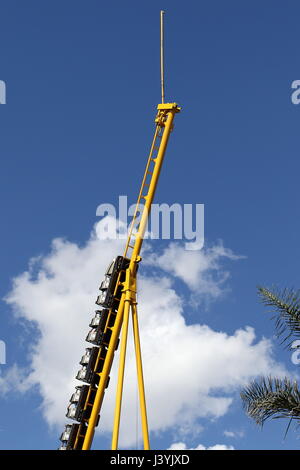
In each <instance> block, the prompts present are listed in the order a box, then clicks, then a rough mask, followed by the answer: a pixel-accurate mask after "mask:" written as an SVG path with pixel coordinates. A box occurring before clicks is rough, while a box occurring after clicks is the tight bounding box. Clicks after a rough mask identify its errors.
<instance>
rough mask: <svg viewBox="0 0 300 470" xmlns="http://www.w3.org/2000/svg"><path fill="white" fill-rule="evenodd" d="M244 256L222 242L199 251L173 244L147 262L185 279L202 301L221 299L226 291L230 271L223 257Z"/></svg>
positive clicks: (241, 257)
mask: <svg viewBox="0 0 300 470" xmlns="http://www.w3.org/2000/svg"><path fill="white" fill-rule="evenodd" d="M243 258H245V257H244V256H241V255H236V254H234V253H233V252H232V250H230V249H229V248H225V247H224V246H223V243H222V241H219V242H218V243H217V244H216V245H213V246H211V247H208V248H204V249H202V250H198V251H188V250H186V249H185V248H184V246H182V245H178V244H176V243H170V244H169V245H168V247H167V248H166V249H165V250H164V251H163V252H162V253H159V254H152V256H151V257H148V259H146V264H148V265H152V266H155V267H159V268H161V269H162V270H163V271H165V272H167V273H168V274H171V275H172V276H174V277H176V278H178V279H181V280H182V281H183V282H184V283H185V284H186V285H187V286H188V287H189V289H190V290H191V291H192V293H193V294H194V296H193V298H194V299H195V294H197V297H198V300H199V299H201V300H206V301H207V300H215V299H217V298H218V297H220V296H222V295H223V293H224V291H226V288H224V284H225V282H226V280H227V279H228V278H229V276H230V274H229V271H228V270H226V269H224V267H223V265H222V260H225V259H227V260H239V259H243Z"/></svg>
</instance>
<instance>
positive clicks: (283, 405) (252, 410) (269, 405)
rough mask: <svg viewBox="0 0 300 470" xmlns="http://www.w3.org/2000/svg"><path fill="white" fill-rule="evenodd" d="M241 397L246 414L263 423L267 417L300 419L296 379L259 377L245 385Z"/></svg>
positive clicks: (299, 401)
mask: <svg viewBox="0 0 300 470" xmlns="http://www.w3.org/2000/svg"><path fill="white" fill-rule="evenodd" d="M240 395H241V399H242V402H243V406H244V409H245V411H246V413H247V414H248V416H250V417H251V418H253V419H254V420H255V422H256V423H257V424H260V425H263V424H264V422H265V421H266V420H267V419H268V418H290V419H295V420H300V390H299V387H298V384H297V382H296V381H293V382H292V381H291V380H289V379H288V378H287V377H285V378H283V379H279V378H273V377H260V378H259V379H258V380H256V381H253V382H251V383H250V385H248V386H247V387H245V388H244V389H243V390H242V392H241V394H240Z"/></svg>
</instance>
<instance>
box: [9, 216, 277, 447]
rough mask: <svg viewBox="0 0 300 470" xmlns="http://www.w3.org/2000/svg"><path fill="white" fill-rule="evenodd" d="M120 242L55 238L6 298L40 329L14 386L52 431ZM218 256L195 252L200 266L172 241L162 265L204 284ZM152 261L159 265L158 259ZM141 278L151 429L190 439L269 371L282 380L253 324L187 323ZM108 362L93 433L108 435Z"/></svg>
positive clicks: (131, 399) (131, 435)
mask: <svg viewBox="0 0 300 470" xmlns="http://www.w3.org/2000/svg"><path fill="white" fill-rule="evenodd" d="M100 223H101V222H100ZM123 244H124V241H122V240H121V241H120V240H98V239H97V238H96V236H95V233H94V232H93V234H92V236H91V238H90V239H89V240H88V241H87V243H86V244H85V245H84V246H81V247H80V246H78V245H77V244H75V243H70V242H68V241H66V240H62V239H56V240H54V241H53V244H52V248H51V251H50V253H49V254H48V255H47V256H44V257H39V258H36V259H35V260H33V261H32V262H30V268H29V270H28V271H27V272H24V273H23V274H21V275H20V276H17V277H16V278H15V279H14V282H13V286H12V289H11V291H10V292H9V294H8V295H7V297H6V302H7V303H8V304H9V305H11V306H12V308H13V310H14V313H15V315H16V316H18V317H19V318H22V319H26V320H27V321H29V322H34V324H35V325H36V327H37V330H38V331H39V334H37V335H36V337H34V338H32V343H31V344H30V353H29V354H30V366H31V367H30V371H29V372H28V373H27V377H26V378H25V379H24V380H23V382H22V384H23V385H22V386H23V388H26V387H27V388H28V387H31V386H35V385H38V386H39V390H40V393H41V396H42V400H43V403H42V410H43V415H44V417H45V419H46V420H47V422H48V423H49V425H51V426H56V425H59V426H62V425H63V424H64V423H65V422H66V418H65V412H66V406H67V403H68V400H69V397H70V395H71V393H72V391H73V389H74V384H75V383H76V381H75V380H74V376H75V374H76V372H77V370H78V369H79V365H78V362H79V360H80V358H81V356H82V354H83V351H84V348H85V347H88V346H89V344H88V343H85V342H84V338H85V335H86V334H87V332H88V329H89V328H88V323H89V320H90V318H91V317H92V316H93V311H94V309H95V305H94V300H95V299H96V294H97V289H98V286H99V282H100V280H101V278H102V276H103V273H104V270H105V268H106V266H107V264H108V263H109V261H110V260H111V259H112V258H113V257H114V256H115V255H117V254H120V253H122V249H123ZM148 250H149V248H148ZM168 250H169V251H168ZM187 253H191V252H187ZM218 253H219V254H220V253H223V255H224V253H227V255H228V256H227V257H228V258H230V259H234V257H235V255H233V254H232V253H231V252H230V251H229V250H226V249H225V248H222V247H221V248H220V245H218V246H217V247H212V248H211V249H210V250H209V251H208V252H207V253H206V254H205V252H203V253H202V254H201V255H200V254H198V256H197V257H196V258H197V263H198V264H197V263H196V264H193V263H195V261H194V260H193V258H192V257H191V258H187V257H186V256H185V254H184V253H183V251H182V248H181V247H180V245H179V246H177V245H175V244H171V246H170V247H169V249H167V250H166V252H165V255H164V256H165V258H164V260H165V261H166V262H168V263H171V260H173V264H168V266H169V269H170V270H171V271H172V274H173V275H174V276H176V277H179V278H181V279H182V280H184V281H185V282H186V283H187V285H188V286H189V287H190V288H191V289H193V288H196V281H195V278H194V277H193V276H191V273H194V274H195V276H196V278H197V279H198V281H197V282H202V280H203V279H208V274H209V271H210V270H211V269H212V266H214V269H215V270H216V271H218V269H219V266H220V265H221V262H220V260H219V259H218V256H219V255H218ZM193 255H195V252H193ZM224 256H226V255H224ZM174 260H175V261H174ZM157 263H158V265H161V261H159V260H158V259H157ZM188 263H190V265H191V267H190V268H188V267H187V264H188ZM164 268H165V269H166V264H164ZM219 270H221V268H220V269H219ZM141 273H142V270H141ZM141 273H140V282H139V298H138V300H139V312H140V316H139V318H140V327H141V341H142V350H143V360H144V371H145V384H146V394H147V405H148V412H149V426H150V430H151V431H152V432H154V433H159V432H162V431H165V430H168V429H172V430H173V431H174V430H178V432H180V429H184V430H185V431H184V432H185V435H187V432H188V430H189V429H190V430H191V433H192V431H193V428H194V427H195V426H198V423H197V420H198V419H199V418H203V417H213V418H217V417H219V416H222V415H224V414H225V413H226V412H227V411H228V408H229V407H230V404H231V403H232V400H233V393H234V392H235V391H236V390H237V388H238V387H240V386H241V385H242V384H243V383H245V382H246V381H248V380H249V379H250V378H252V377H254V376H257V375H259V374H267V373H269V372H270V371H272V372H273V373H274V374H278V375H281V374H282V372H283V369H282V367H281V366H280V365H278V364H277V363H275V362H274V360H273V359H272V346H271V342H270V341H269V340H267V339H261V340H259V341H258V342H257V341H256V338H255V332H254V330H253V328H250V327H244V328H240V329H238V330H237V331H236V332H235V333H234V334H232V335H228V334H227V333H225V332H219V331H214V330H212V329H211V328H210V327H209V326H207V325H201V324H192V325H186V323H185V318H184V315H183V307H182V299H181V298H180V297H179V295H178V294H177V293H176V291H175V289H174V284H173V281H174V278H170V276H169V275H166V274H163V273H162V272H160V274H159V275H157V276H156V277H155V278H154V277H147V278H143V277H142V275H141ZM218 282H219V281H218V280H217V281H216V284H215V287H214V281H213V279H212V278H210V279H209V282H207V283H206V284H205V283H204V286H202V287H201V286H199V289H201V292H202V293H203V295H206V294H208V295H211V293H212V292H219V291H218V289H221V287H220V285H219V284H218ZM214 289H216V290H214ZM132 351H133V349H132V346H129V349H128V356H127V357H128V362H127V363H126V377H127V378H126V382H125V384H126V385H125V390H124V407H123V410H124V411H123V416H122V423H123V426H122V427H121V437H120V443H121V445H123V446H130V445H134V443H135V425H132V422H133V419H132V417H133V416H135V413H136V400H135V397H136V385H135V361H134V356H133V352H132ZM116 366H117V363H116V361H115V362H114V366H113V370H112V374H111V382H110V386H109V389H108V391H107V392H106V396H105V399H104V406H103V410H102V411H101V420H100V424H99V428H98V429H99V430H100V432H108V431H111V429H112V422H113V409H114V399H115V388H114V387H115V383H116ZM3 380H4V379H3ZM11 383H12V381H11ZM0 387H1V383H0Z"/></svg>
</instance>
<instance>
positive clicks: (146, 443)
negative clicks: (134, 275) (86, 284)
mask: <svg viewBox="0 0 300 470" xmlns="http://www.w3.org/2000/svg"><path fill="white" fill-rule="evenodd" d="M132 325H133V336H134V347H135V357H136V369H137V379H138V389H139V398H140V409H141V421H142V433H143V441H144V450H149V449H150V442H149V432H148V420H147V408H146V397H145V386H144V377H143V365H142V354H141V344H140V335H139V324H138V316H137V306H136V303H133V304H132Z"/></svg>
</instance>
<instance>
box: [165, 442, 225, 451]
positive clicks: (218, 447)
mask: <svg viewBox="0 0 300 470" xmlns="http://www.w3.org/2000/svg"><path fill="white" fill-rule="evenodd" d="M167 450H234V447H233V446H227V445H225V444H215V445H213V446H210V447H205V446H204V445H202V444H199V445H198V446H197V447H187V445H186V444H185V443H184V442H175V443H174V444H172V445H171V446H170V447H169V448H168V449H167Z"/></svg>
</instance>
